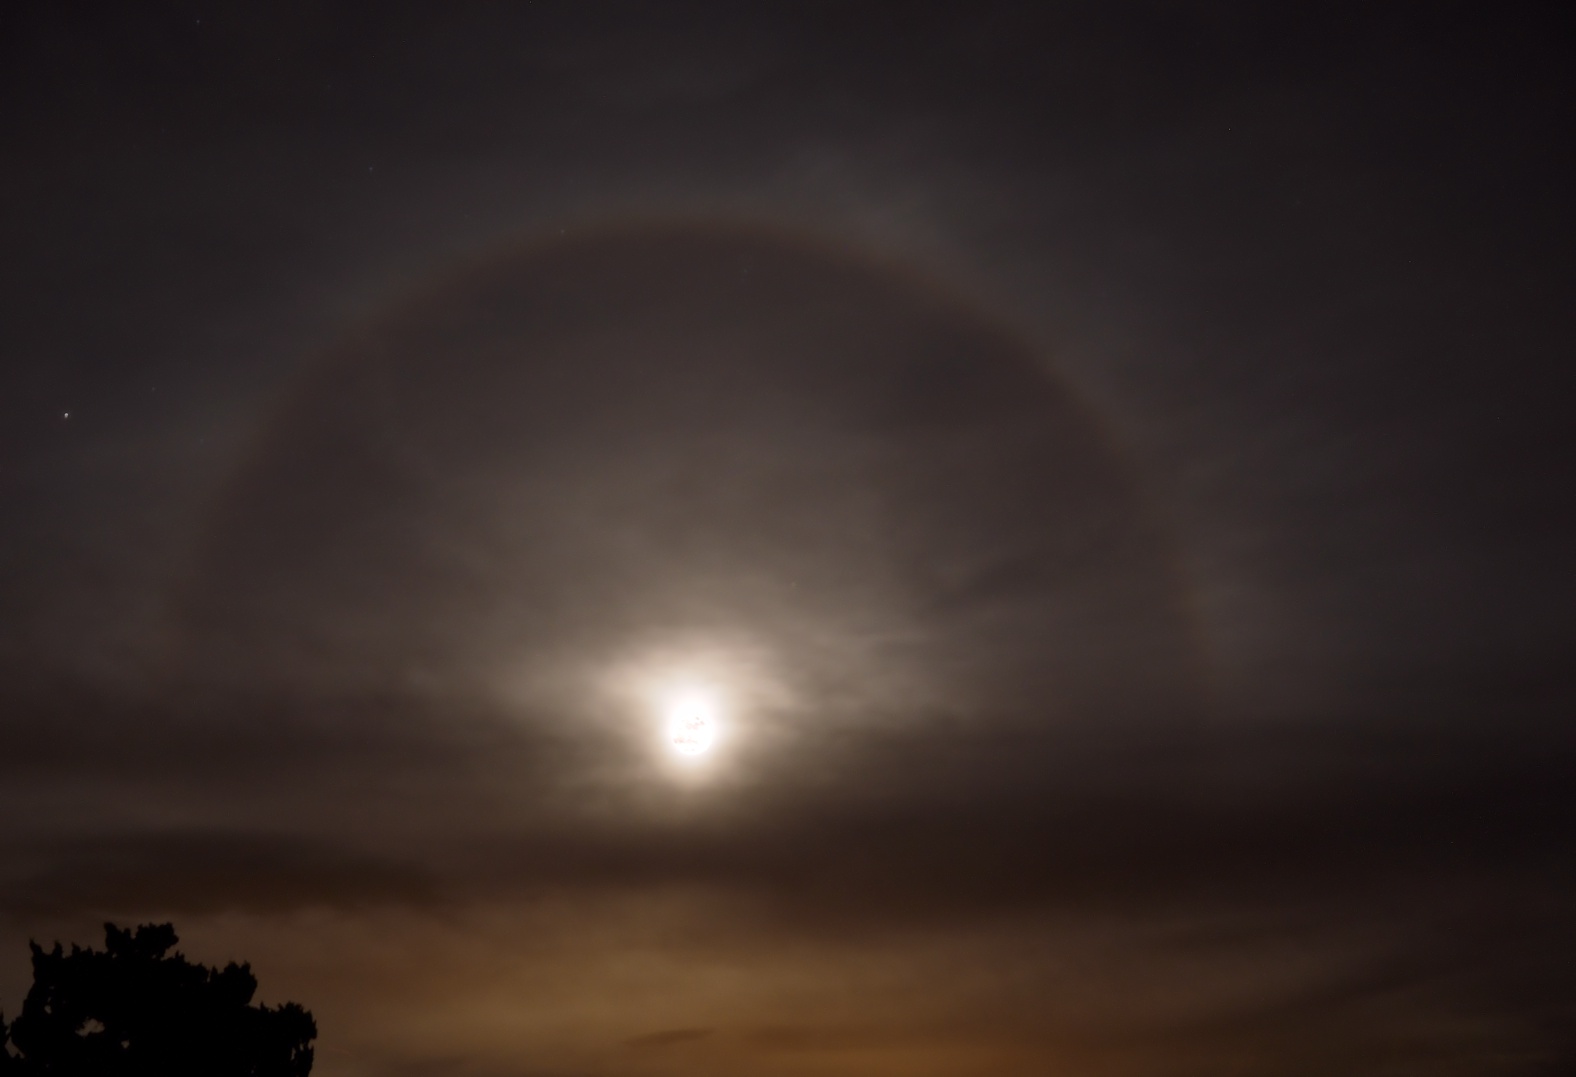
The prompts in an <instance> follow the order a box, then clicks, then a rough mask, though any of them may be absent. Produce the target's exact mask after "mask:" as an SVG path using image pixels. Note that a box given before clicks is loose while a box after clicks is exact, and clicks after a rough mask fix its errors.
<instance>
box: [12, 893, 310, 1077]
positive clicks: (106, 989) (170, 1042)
mask: <svg viewBox="0 0 1576 1077" xmlns="http://www.w3.org/2000/svg"><path fill="white" fill-rule="evenodd" d="M178 941H179V940H178V939H177V938H176V935H175V927H174V925H172V924H146V925H144V926H142V927H139V928H137V929H136V931H135V933H133V932H131V931H124V930H122V929H120V928H118V927H116V926H115V925H114V924H105V925H104V949H103V950H102V951H98V950H84V949H81V948H79V947H77V946H72V947H71V952H70V953H69V954H68V953H63V952H62V951H61V948H60V944H59V943H56V944H55V947H54V949H53V950H45V949H43V948H42V947H41V946H39V945H38V944H37V943H32V944H30V945H31V946H32V949H33V987H32V990H30V991H29V992H28V993H27V998H26V999H25V1000H24V1001H23V1003H22V1013H21V1015H20V1016H18V1017H17V1018H16V1020H15V1021H13V1022H11V1024H10V1026H9V1027H7V1026H6V1024H5V1021H4V1019H3V1018H0V1077H186V1075H191V1077H306V1074H307V1073H309V1072H310V1071H311V1069H312V1047H311V1042H312V1040H313V1039H314V1038H315V1037H316V1036H317V1024H316V1022H314V1021H313V1020H312V1015H311V1014H310V1013H309V1012H307V1011H306V1010H304V1009H302V1008H301V1007H300V1006H298V1005H296V1004H295V1003H293V1002H290V1003H286V1004H285V1005H283V1006H278V1007H268V1006H253V1005H252V1004H251V1002H252V995H253V993H254V992H256V990H257V978H256V977H255V976H253V975H252V970H251V966H250V965H237V964H235V963H234V962H231V963H230V964H228V965H226V966H225V967H224V968H222V969H210V968H206V967H205V966H202V965H194V964H192V963H191V962H190V961H187V960H186V958H185V957H184V956H182V955H181V954H180V953H178V952H177V953H175V954H173V955H172V954H170V950H171V949H173V948H174V946H175V944H176V943H177V942H178ZM7 1041H9V1043H10V1046H9V1047H7V1046H6V1044H7Z"/></svg>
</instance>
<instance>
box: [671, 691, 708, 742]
mask: <svg viewBox="0 0 1576 1077" xmlns="http://www.w3.org/2000/svg"><path fill="white" fill-rule="evenodd" d="M716 736H717V725H716V722H715V721H714V720H713V717H712V713H711V706H710V704H709V703H707V701H706V700H704V699H699V698H696V697H693V696H691V697H688V698H685V699H681V700H679V701H678V702H676V703H675V704H673V707H672V709H671V710H670V711H669V712H668V742H669V743H670V744H672V745H673V750H674V751H675V752H678V753H679V754H680V755H702V754H704V753H705V752H706V751H708V750H709V749H710V748H711V745H712V741H714V740H715V739H716Z"/></svg>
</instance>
